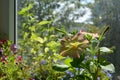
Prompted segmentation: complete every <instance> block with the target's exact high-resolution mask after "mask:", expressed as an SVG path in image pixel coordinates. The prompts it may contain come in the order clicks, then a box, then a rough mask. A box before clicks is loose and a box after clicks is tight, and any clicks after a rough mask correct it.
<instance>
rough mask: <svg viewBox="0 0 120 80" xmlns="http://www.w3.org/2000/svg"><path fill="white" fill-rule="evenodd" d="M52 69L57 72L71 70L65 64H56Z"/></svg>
mask: <svg viewBox="0 0 120 80" xmlns="http://www.w3.org/2000/svg"><path fill="white" fill-rule="evenodd" d="M52 68H53V69H54V70H56V71H66V70H68V69H69V66H68V65H65V64H54V65H53V66H52Z"/></svg>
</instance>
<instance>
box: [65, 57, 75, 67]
mask: <svg viewBox="0 0 120 80" xmlns="http://www.w3.org/2000/svg"><path fill="white" fill-rule="evenodd" d="M72 61H73V60H72V58H68V57H67V58H66V59H65V60H64V63H65V64H66V65H68V66H71V64H70V63H71V62H72Z"/></svg>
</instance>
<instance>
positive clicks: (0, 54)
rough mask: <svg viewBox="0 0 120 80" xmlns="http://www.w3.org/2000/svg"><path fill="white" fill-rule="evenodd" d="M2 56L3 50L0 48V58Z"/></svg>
mask: <svg viewBox="0 0 120 80" xmlns="http://www.w3.org/2000/svg"><path fill="white" fill-rule="evenodd" d="M2 56H3V50H2V49H1V48H0V57H2Z"/></svg>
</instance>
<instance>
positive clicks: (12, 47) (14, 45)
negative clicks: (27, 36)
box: [10, 44, 18, 54]
mask: <svg viewBox="0 0 120 80" xmlns="http://www.w3.org/2000/svg"><path fill="white" fill-rule="evenodd" d="M10 50H11V51H13V53H14V54H16V53H17V52H18V49H17V46H16V44H12V45H11V46H10Z"/></svg>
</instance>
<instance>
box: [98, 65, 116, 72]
mask: <svg viewBox="0 0 120 80" xmlns="http://www.w3.org/2000/svg"><path fill="white" fill-rule="evenodd" d="M100 66H101V68H102V69H104V70H107V71H110V72H111V73H114V72H115V67H114V65H113V64H109V65H106V66H103V65H100Z"/></svg>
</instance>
